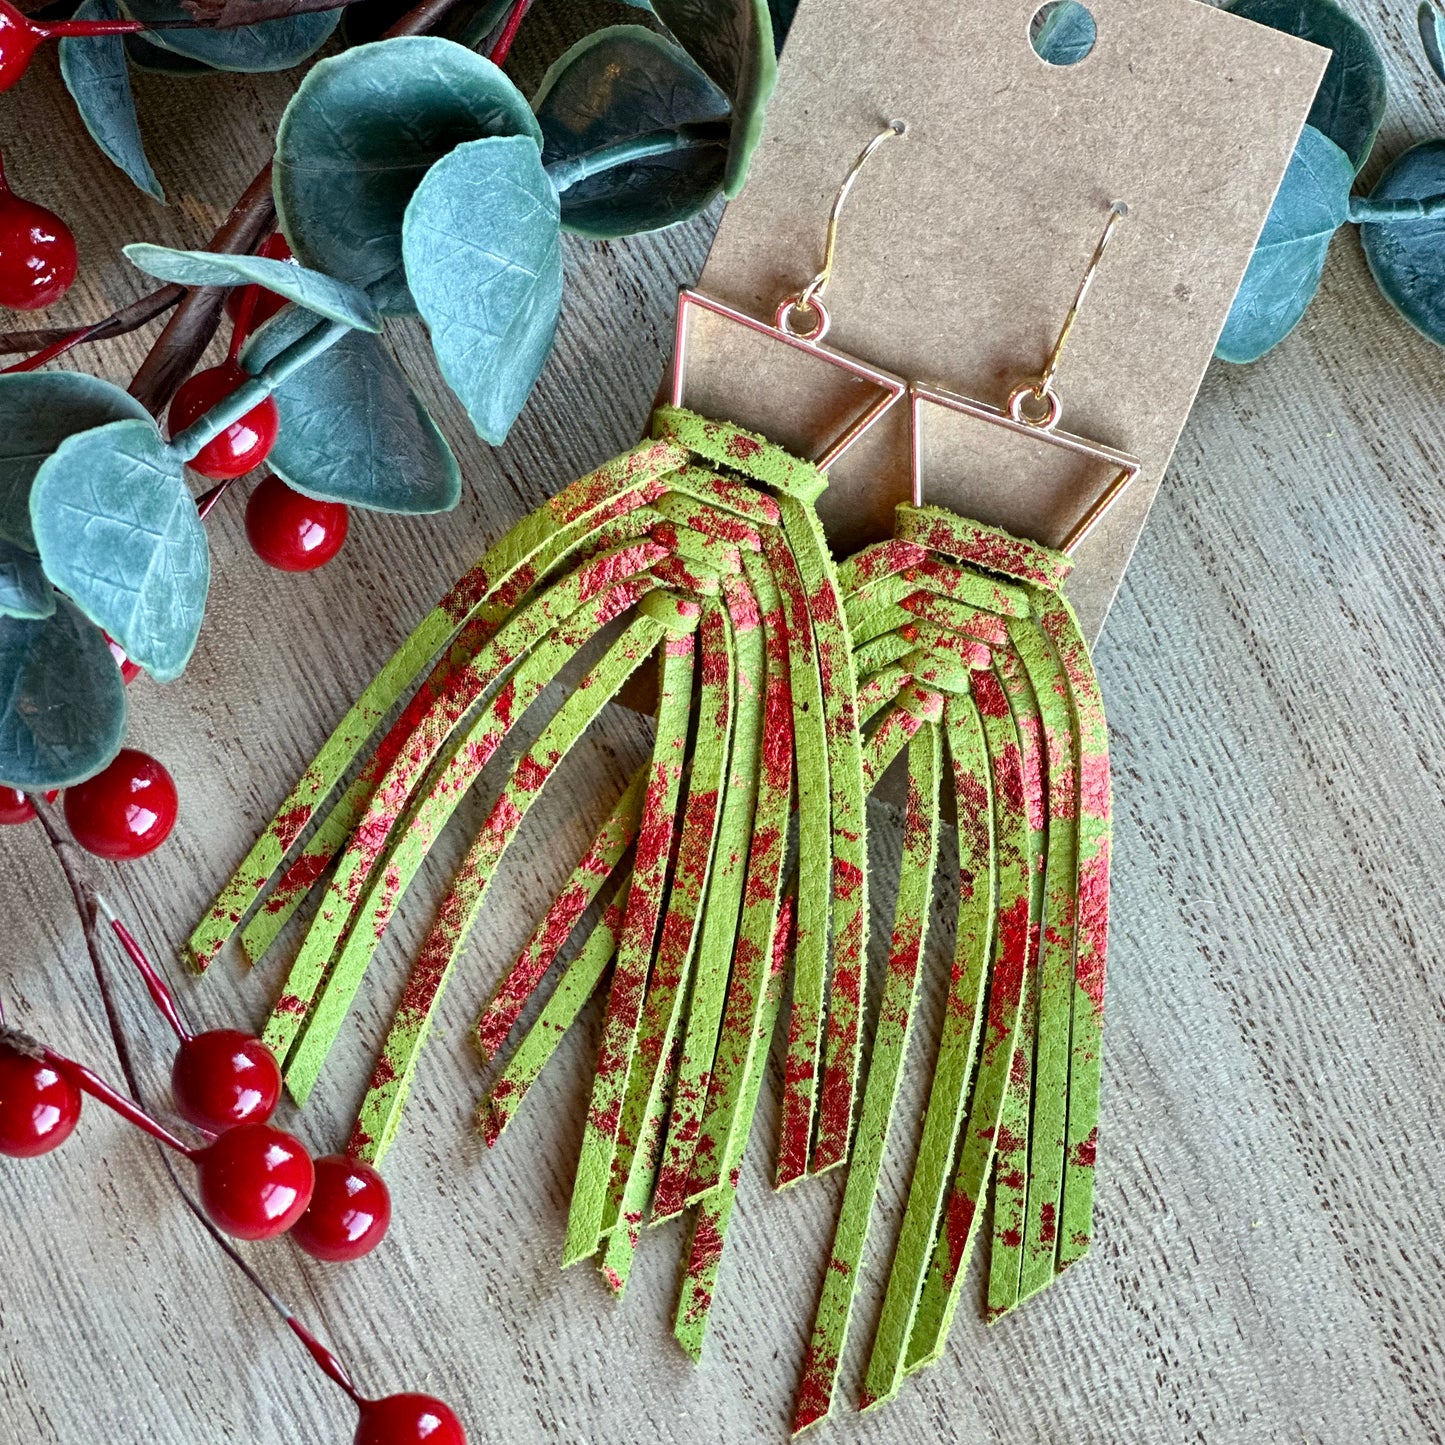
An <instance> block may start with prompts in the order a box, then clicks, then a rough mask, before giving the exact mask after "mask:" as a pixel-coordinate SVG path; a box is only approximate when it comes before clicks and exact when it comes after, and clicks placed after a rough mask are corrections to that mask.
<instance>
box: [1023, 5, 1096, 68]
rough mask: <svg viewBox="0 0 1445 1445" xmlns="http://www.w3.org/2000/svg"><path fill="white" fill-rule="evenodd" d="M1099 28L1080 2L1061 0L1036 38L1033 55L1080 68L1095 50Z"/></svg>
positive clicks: (1036, 34) (1046, 18)
mask: <svg viewBox="0 0 1445 1445" xmlns="http://www.w3.org/2000/svg"><path fill="white" fill-rule="evenodd" d="M1098 38H1099V27H1098V26H1097V25H1096V24H1095V23H1094V16H1093V13H1092V12H1091V11H1090V9H1089V7H1088V6H1087V5H1081V4H1079V0H1059V3H1058V4H1057V5H1055V6H1054V8H1053V9H1052V10H1050V11H1049V13H1048V14H1047V15H1046V16H1045V17H1044V22H1043V24H1042V25H1040V26H1039V28H1038V30H1037V32H1035V34H1034V36H1033V47H1034V53H1035V54H1036V55H1037V56H1038V57H1039V59H1040V60H1043V61H1047V62H1048V64H1050V65H1059V66H1068V65H1077V64H1078V63H1079V62H1080V61H1081V60H1083V59H1084V57H1085V56H1087V55H1088V54H1089V52H1090V51H1091V50H1093V48H1094V43H1095V41H1097V40H1098Z"/></svg>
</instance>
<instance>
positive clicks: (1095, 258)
mask: <svg viewBox="0 0 1445 1445" xmlns="http://www.w3.org/2000/svg"><path fill="white" fill-rule="evenodd" d="M1128 214H1129V207H1128V205H1127V204H1126V203H1125V202H1124V201H1114V202H1112V203H1111V204H1110V206H1109V218H1108V220H1106V221H1105V222H1104V231H1103V234H1102V235H1101V236H1100V237H1099V244H1098V245H1097V246H1095V247H1094V254H1093V255H1092V256H1091V257H1090V258H1089V264H1088V266H1087V267H1086V268H1085V269H1084V279H1083V280H1082V281H1080V282H1079V289H1078V291H1077V292H1075V294H1074V303H1073V305H1072V306H1070V307H1069V313H1068V315H1067V316H1065V317H1064V324H1063V325H1062V326H1061V327H1060V328H1059V335H1058V339H1057V340H1056V341H1055V342H1054V345H1053V349H1052V350H1051V351H1050V352H1049V359H1048V360H1047V361H1046V362H1045V363H1044V369H1043V370H1042V371H1041V372H1040V373H1039V376H1038V380H1037V381H1031V382H1028V381H1026V382H1024V383H1023V384H1022V385H1020V386H1016V387H1015V388H1014V389H1013V391H1012V392H1010V393H1009V399H1008V409H1009V414H1010V415H1011V416H1012V417H1013V419H1014V420H1015V421H1023V422H1026V423H1028V424H1029V425H1030V426H1037V427H1040V428H1042V429H1043V430H1044V431H1051V430H1052V429H1053V428H1054V427H1055V426H1057V425H1058V421H1059V416H1060V414H1061V412H1062V409H1063V408H1062V404H1061V403H1060V401H1059V394H1058V392H1057V391H1055V390H1054V377H1055V376H1056V375H1057V374H1058V370H1059V358H1060V357H1061V356H1062V355H1063V352H1064V347H1065V346H1066V345H1067V343H1068V340H1069V337H1070V336H1071V335H1072V334H1073V330H1074V323H1075V322H1076V321H1077V320H1078V319H1079V311H1080V309H1081V308H1082V306H1083V304H1084V301H1085V298H1086V297H1087V296H1088V294H1089V291H1090V288H1092V286H1093V284H1094V277H1095V276H1097V275H1098V273H1099V263H1100V262H1101V261H1102V260H1103V259H1104V252H1105V251H1106V250H1108V248H1109V242H1110V241H1111V240H1112V239H1113V236H1114V228H1115V227H1116V226H1117V225H1118V224H1119V222H1120V221H1122V220H1123V219H1124V217H1125V216H1127V215H1128ZM1025 396H1029V397H1032V398H1033V400H1034V401H1035V402H1038V403H1040V404H1042V405H1044V407H1045V411H1044V413H1043V415H1042V416H1040V417H1036V418H1035V417H1029V416H1027V415H1025V414H1024V412H1023V400H1024V397H1025Z"/></svg>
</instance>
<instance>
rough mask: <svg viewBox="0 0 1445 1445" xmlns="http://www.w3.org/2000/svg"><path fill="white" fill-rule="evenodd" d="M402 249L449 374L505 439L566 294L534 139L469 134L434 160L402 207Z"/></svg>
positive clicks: (554, 210) (550, 195)
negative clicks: (470, 137)
mask: <svg viewBox="0 0 1445 1445" xmlns="http://www.w3.org/2000/svg"><path fill="white" fill-rule="evenodd" d="M402 254H403V256H404V258H405V262H406V276H407V282H408V284H409V286H410V288H411V292H412V295H413V296H414V297H415V299H416V304H417V308H418V310H419V311H420V312H421V315H422V319H423V320H424V321H425V322H426V324H427V329H428V330H429V331H430V333H431V341H432V349H433V350H434V351H435V352H436V358H437V363H438V365H439V366H440V367H441V373H442V376H443V377H445V379H446V381H447V384H448V385H449V386H450V387H451V388H452V390H453V391H454V392H456V394H457V395H458V396H459V397H460V398H461V401H462V404H463V405H464V406H465V407H466V409H467V414H468V415H469V416H470V417H471V419H472V423H473V425H474V426H475V427H476V429H477V431H478V432H479V433H480V434H481V435H482V436H483V437H484V438H485V439H486V440H487V441H489V442H490V443H491V444H492V445H493V446H500V445H501V444H502V442H504V441H505V440H506V438H507V433H508V431H510V430H511V426H512V423H513V422H514V421H515V420H516V419H517V415H518V413H519V412H520V411H521V410H522V407H523V406H524V405H525V404H526V401H527V397H528V396H529V395H530V394H531V390H532V387H533V385H534V384H535V383H536V380H537V377H538V376H539V375H540V373H541V370H542V367H543V365H544V363H545V362H546V360H547V353H548V352H549V351H550V350H551V349H552V337H553V334H554V333H555V331H556V329H557V315H558V311H559V309H560V307H561V304H562V247H561V211H560V206H559V202H558V197H557V190H556V187H555V186H553V184H552V182H551V180H550V179H549V178H548V176H547V173H546V171H545V170H543V169H542V157H541V153H540V151H539V150H538V148H537V146H536V144H535V142H534V141H533V140H532V139H531V138H530V137H529V136H499V137H493V138H491V139H487V140H477V141H470V142H468V143H467V144H465V145H460V146H458V147H457V148H456V149H455V150H453V151H452V152H451V153H450V154H449V155H447V156H445V157H443V159H441V160H440V161H438V162H437V163H436V164H435V165H434V166H433V167H432V168H431V170H429V171H428V172H427V174H426V176H425V177H424V179H423V180H422V183H421V184H420V185H419V186H418V187H417V189H416V193H415V194H414V195H413V196H412V198H411V202H410V204H409V205H408V206H407V208H406V220H405V223H404V225H403V228H402Z"/></svg>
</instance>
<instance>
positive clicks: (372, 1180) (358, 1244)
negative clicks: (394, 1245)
mask: <svg viewBox="0 0 1445 1445" xmlns="http://www.w3.org/2000/svg"><path fill="white" fill-rule="evenodd" d="M390 1227H391V1190H390V1189H388V1188H387V1187H386V1180H384V1179H383V1178H382V1177H381V1175H380V1174H378V1173H377V1172H376V1170H375V1169H373V1168H372V1167H371V1166H370V1165H369V1164H363V1163H361V1162H360V1161H359V1160H356V1159H349V1158H347V1156H346V1155H345V1154H328V1155H326V1156H325V1157H324V1158H321V1159H318V1160H317V1161H316V1192H315V1193H314V1194H313V1195H312V1196H311V1206H310V1208H308V1209H307V1211H306V1213H305V1214H303V1215H302V1216H301V1218H300V1219H299V1220H298V1221H297V1222H296V1227H295V1228H294V1229H293V1230H292V1231H291V1238H292V1239H294V1240H295V1241H296V1243H297V1244H298V1245H299V1246H300V1247H301V1248H302V1249H304V1250H305V1251H306V1253H307V1254H309V1255H310V1256H311V1257H312V1258H313V1259H322V1260H325V1261H326V1262H327V1263H328V1264H345V1263H349V1262H350V1261H351V1260H353V1259H360V1258H361V1257H362V1256H363V1255H367V1254H370V1253H371V1251H372V1250H373V1249H375V1248H376V1246H377V1245H378V1244H380V1243H381V1241H382V1240H383V1239H384V1238H385V1237H386V1231H387V1230H388V1229H389V1228H390Z"/></svg>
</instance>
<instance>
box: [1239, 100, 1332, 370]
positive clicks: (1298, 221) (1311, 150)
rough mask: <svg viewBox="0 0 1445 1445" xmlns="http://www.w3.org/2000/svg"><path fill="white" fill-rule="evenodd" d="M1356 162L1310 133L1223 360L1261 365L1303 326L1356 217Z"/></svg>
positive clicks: (1242, 290) (1258, 255) (1246, 284)
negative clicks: (1334, 251) (1331, 255)
mask: <svg viewBox="0 0 1445 1445" xmlns="http://www.w3.org/2000/svg"><path fill="white" fill-rule="evenodd" d="M1354 174H1355V173H1354V167H1353V166H1352V165H1351V164H1350V158H1349V157H1348V156H1347V155H1346V154H1345V153H1344V151H1342V150H1341V149H1340V148H1339V146H1337V145H1336V144H1335V143H1334V142H1333V141H1332V140H1330V139H1329V138H1328V137H1327V136H1324V135H1322V134H1321V133H1320V132H1319V131H1317V130H1316V129H1315V128H1314V127H1313V126H1306V127H1305V129H1304V132H1303V134H1302V135H1301V136H1300V140H1299V144H1298V146H1297V147H1296V148H1295V153H1294V155H1293V157H1292V158H1291V160H1290V163H1289V169H1288V170H1287V171H1286V172H1285V176H1284V180H1283V181H1282V182H1281V184H1280V188H1279V194H1278V195H1277V196H1276V197H1275V202H1274V205H1273V207H1272V208H1271V209H1270V213H1269V218H1268V220H1266V222H1265V225H1264V231H1263V234H1262V235H1261V236H1260V239H1259V244H1258V245H1257V246H1256V247H1255V251H1254V255H1253V257H1252V258H1251V259H1250V263H1249V269H1248V271H1246V272H1245V276H1244V280H1243V282H1242V283H1241V284H1240V287H1239V292H1238V294H1237V295H1236V296H1235V298H1234V304H1233V306H1231V307H1230V311H1229V319H1228V321H1227V322H1226V323H1225V327H1224V332H1223V334H1222V335H1221V336H1220V338H1219V344H1218V346H1217V347H1216V348H1215V354H1216V355H1217V356H1220V357H1222V358H1223V359H1224V360H1225V361H1235V362H1245V361H1255V360H1257V359H1258V358H1259V357H1261V356H1263V355H1264V353H1265V352H1266V351H1268V350H1269V349H1270V348H1271V347H1272V346H1277V345H1278V344H1279V343H1280V342H1281V341H1283V340H1284V338H1285V337H1286V336H1288V335H1289V333H1290V332H1291V331H1293V330H1294V328H1295V327H1296V326H1297V325H1298V324H1299V321H1300V318H1301V317H1302V316H1303V315H1304V314H1305V311H1306V309H1307V308H1308V306H1309V304H1310V302H1311V301H1312V300H1313V299H1314V295H1315V292H1316V291H1317V290H1318V289H1319V284H1320V275H1321V273H1322V272H1323V271H1324V266H1325V255H1326V253H1327V252H1328V251H1329V247H1330V241H1331V240H1332V239H1333V237H1334V234H1335V232H1336V231H1337V230H1339V228H1340V227H1341V226H1342V225H1343V224H1344V223H1345V221H1346V219H1347V218H1348V215H1349V204H1350V184H1351V182H1352V181H1353V180H1354Z"/></svg>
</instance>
